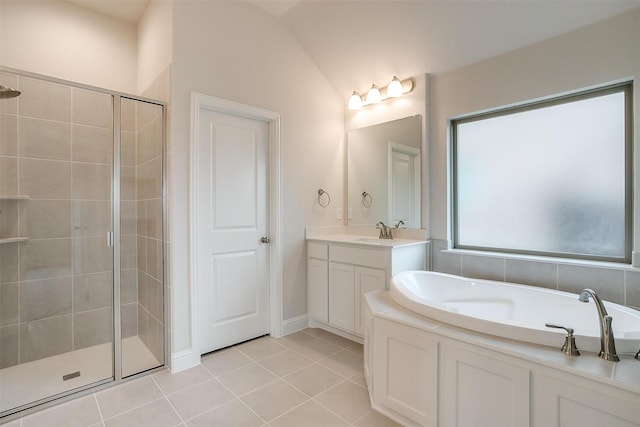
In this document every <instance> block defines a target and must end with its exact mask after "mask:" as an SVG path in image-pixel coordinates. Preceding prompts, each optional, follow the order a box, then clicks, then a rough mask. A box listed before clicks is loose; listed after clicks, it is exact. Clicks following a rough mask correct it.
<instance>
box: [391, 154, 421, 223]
mask: <svg viewBox="0 0 640 427" xmlns="http://www.w3.org/2000/svg"><path fill="white" fill-rule="evenodd" d="M394 152H396V153H404V154H408V155H410V156H411V157H412V158H413V182H414V189H413V190H414V191H413V201H414V203H413V216H414V222H415V224H413V226H414V227H416V226H418V227H419V224H420V223H422V212H421V209H422V201H421V196H422V183H421V177H422V170H421V169H422V168H421V165H420V148H417V147H412V146H410V145H405V144H399V143H397V142H389V143H388V149H387V170H388V173H387V180H388V181H387V188H388V189H389V191H388V193H387V194H388V199H389V204H388V206H389V216H388V218H389V220H390V221H392V222H393V194H392V187H393V174H392V173H391V172H392V168H393V153H394ZM391 226H393V224H391Z"/></svg>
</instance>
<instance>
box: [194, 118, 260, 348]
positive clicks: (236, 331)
mask: <svg viewBox="0 0 640 427" xmlns="http://www.w3.org/2000/svg"><path fill="white" fill-rule="evenodd" d="M268 143H269V125H268V123H267V122H265V121H261V120H254V119H250V118H245V117H239V116H235V115H230V114H224V113H220V112H215V111H210V110H207V109H200V112H199V137H198V143H197V147H198V148H197V160H196V161H197V163H198V164H197V180H198V182H197V193H196V197H197V202H196V207H197V213H196V215H195V217H196V218H197V219H196V227H195V231H196V233H197V236H195V238H196V241H197V243H196V251H197V253H196V254H194V256H196V257H197V263H196V265H197V268H196V280H197V283H196V286H197V295H198V301H197V304H198V310H197V313H198V331H199V332H198V336H199V347H200V354H203V353H207V352H210V351H213V350H216V349H219V348H222V347H226V346H229V345H232V344H236V343H238V342H242V341H245V340H248V339H251V338H255V337H258V336H261V335H264V334H267V333H269V235H268V224H269V221H268V206H267V200H268V173H267V165H268Z"/></svg>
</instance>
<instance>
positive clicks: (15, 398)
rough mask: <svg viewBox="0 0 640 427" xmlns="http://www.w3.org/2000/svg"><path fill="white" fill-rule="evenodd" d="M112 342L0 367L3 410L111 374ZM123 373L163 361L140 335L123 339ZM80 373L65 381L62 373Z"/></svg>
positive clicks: (0, 396) (0, 404)
mask: <svg viewBox="0 0 640 427" xmlns="http://www.w3.org/2000/svg"><path fill="white" fill-rule="evenodd" d="M112 353H113V349H112V344H111V343H110V342H109V343H106V344H101V345H96V346H93V347H88V348H84V349H82V350H76V351H71V352H69V353H64V354H59V355H57V356H52V357H47V358H45V359H40V360H35V361H33V362H28V363H22V364H20V365H15V366H11V367H9V368H4V369H0V411H6V410H7V409H11V408H15V407H17V406H21V405H25V404H27V403H30V402H33V401H37V400H40V399H44V398H46V397H48V396H53V395H55V394H58V393H63V392H65V391H68V390H73V389H75V388H77V387H82V386H84V385H87V384H92V383H95V382H97V381H100V380H103V379H107V378H111V377H112V367H113V363H112V357H111V356H112ZM122 354H123V355H125V356H126V357H123V365H122V372H123V375H127V374H131V373H134V372H140V371H144V370H146V369H149V368H151V367H155V366H158V365H160V363H159V362H158V361H157V360H156V359H155V357H154V356H153V354H151V352H150V351H149V350H148V349H147V347H146V346H145V345H144V344H143V343H142V341H141V340H140V338H138V337H137V336H133V337H129V338H125V339H124V340H123V341H122ZM76 371H79V372H80V374H81V375H80V376H79V377H76V378H73V379H70V380H67V381H63V380H62V377H63V375H66V374H69V373H71V372H76Z"/></svg>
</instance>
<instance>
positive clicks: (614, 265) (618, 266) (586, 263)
mask: <svg viewBox="0 0 640 427" xmlns="http://www.w3.org/2000/svg"><path fill="white" fill-rule="evenodd" d="M440 252H441V253H446V254H458V255H470V256H481V257H489V258H502V259H513V260H520V261H532V262H546V263H549V264H563V265H575V266H580V267H593V268H607V269H614V270H623V271H638V270H639V269H640V265H638V266H633V265H632V264H624V263H618V262H606V261H591V260H584V259H572V258H559V257H549V256H539V255H524V254H511V253H507V252H488V251H476V250H471V249H442V250H441V251H440ZM634 256H635V257H638V255H637V252H634Z"/></svg>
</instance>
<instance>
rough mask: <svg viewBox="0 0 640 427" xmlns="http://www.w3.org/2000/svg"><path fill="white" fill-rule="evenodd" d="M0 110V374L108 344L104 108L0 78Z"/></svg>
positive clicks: (75, 93)
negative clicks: (9, 91)
mask: <svg viewBox="0 0 640 427" xmlns="http://www.w3.org/2000/svg"><path fill="white" fill-rule="evenodd" d="M1 77H2V82H3V83H4V84H8V85H10V86H13V87H17V88H19V89H20V90H21V91H22V95H21V96H20V97H19V98H14V99H9V100H2V101H1V102H0V113H1V116H0V120H1V122H0V129H1V132H0V197H7V196H9V197H12V196H16V195H18V196H28V197H29V199H28V200H15V199H14V200H7V199H4V200H2V201H0V237H1V238H8V237H24V238H28V240H25V241H21V242H13V243H4V244H0V283H1V284H0V340H1V341H0V348H1V350H0V367H8V366H12V365H15V364H18V363H24V362H29V361H33V360H37V359H41V358H44V357H48V356H53V355H56V354H60V353H65V352H68V351H72V350H76V349H81V348H85V347H89V346H93V345H96V344H100V343H104V342H109V341H111V337H112V249H111V248H110V247H108V246H107V245H106V233H107V231H108V230H110V221H111V202H110V199H111V163H112V150H113V149H112V147H113V145H112V140H113V131H112V126H113V123H112V121H113V113H112V101H111V97H110V96H109V95H105V94H101V93H95V92H91V91H87V90H83V89H78V88H71V87H68V86H64V85H60V84H55V83H49V82H44V81H40V80H36V79H31V78H26V77H16V76H14V75H10V74H3V75H2V76H1Z"/></svg>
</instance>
